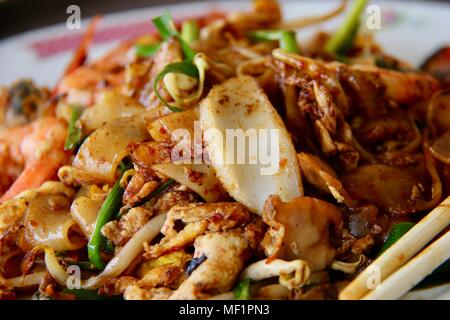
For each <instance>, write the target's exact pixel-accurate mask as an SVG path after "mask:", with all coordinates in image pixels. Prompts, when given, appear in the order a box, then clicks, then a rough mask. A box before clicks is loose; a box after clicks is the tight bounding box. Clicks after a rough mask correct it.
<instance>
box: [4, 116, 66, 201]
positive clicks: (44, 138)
mask: <svg viewBox="0 0 450 320" xmlns="http://www.w3.org/2000/svg"><path fill="white" fill-rule="evenodd" d="M66 132H67V126H66V124H65V122H64V121H62V120H59V119H57V118H55V117H45V118H41V119H39V120H37V121H34V122H32V123H31V124H28V125H25V126H21V127H15V128H11V129H9V130H5V131H3V132H2V133H1V134H0V144H2V145H3V146H5V147H6V148H4V150H2V151H4V152H9V153H8V155H9V157H10V159H11V161H12V162H13V163H14V165H15V166H20V165H23V171H22V172H21V173H20V175H19V176H18V177H17V179H16V180H15V181H14V183H13V184H12V185H11V187H10V188H9V189H8V191H7V192H6V193H5V194H3V196H2V197H1V198H0V202H3V201H5V200H8V199H11V198H13V197H15V196H16V195H17V194H19V193H20V192H22V191H24V190H27V189H32V188H36V187H39V186H40V185H41V184H42V183H43V182H45V181H47V180H49V179H50V178H51V177H52V176H53V175H54V174H55V173H56V172H57V170H58V168H59V167H60V166H61V165H63V164H65V163H66V162H68V160H69V155H68V153H66V152H65V151H64V142H65V137H66Z"/></svg>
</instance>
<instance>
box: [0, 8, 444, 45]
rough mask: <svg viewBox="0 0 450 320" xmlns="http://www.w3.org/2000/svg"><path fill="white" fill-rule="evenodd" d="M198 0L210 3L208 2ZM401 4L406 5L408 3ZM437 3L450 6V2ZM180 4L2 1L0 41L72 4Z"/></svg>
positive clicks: (56, 18)
mask: <svg viewBox="0 0 450 320" xmlns="http://www.w3.org/2000/svg"><path fill="white" fill-rule="evenodd" d="M195 1H204V2H207V1H208V0H195ZM243 1H244V0H243ZM298 1H301V0H298ZM318 1H327V0H318ZM402 1H405V3H406V2H407V0H402ZM409 1H410V0H409ZM435 1H436V0H435ZM437 1H440V2H448V3H450V0H437ZM180 2H190V0H0V39H2V38H5V37H7V36H10V35H14V34H17V33H20V32H24V31H27V30H32V29H35V28H39V27H44V26H47V25H52V24H57V23H62V22H64V21H65V20H66V18H67V14H66V8H67V7H68V6H69V5H71V4H76V5H78V6H80V7H81V8H82V17H83V18H84V17H90V16H93V15H95V14H99V13H100V14H101V13H109V12H118V11H123V10H127V9H137V8H143V7H148V6H152V5H166V4H173V3H180Z"/></svg>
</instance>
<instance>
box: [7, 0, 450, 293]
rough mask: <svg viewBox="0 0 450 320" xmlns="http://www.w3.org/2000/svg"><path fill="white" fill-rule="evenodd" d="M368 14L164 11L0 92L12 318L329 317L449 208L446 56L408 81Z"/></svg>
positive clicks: (405, 67)
mask: <svg viewBox="0 0 450 320" xmlns="http://www.w3.org/2000/svg"><path fill="white" fill-rule="evenodd" d="M366 5H367V1H365V0H362V1H361V0H357V1H352V2H348V3H347V2H346V1H344V2H343V3H342V4H340V5H338V6H337V7H336V8H334V9H333V10H332V11H331V12H323V13H322V14H321V15H320V16H312V17H311V16H310V17H299V18H297V19H295V20H290V21H286V20H283V18H282V15H281V9H280V7H279V4H278V3H277V1H275V0H271V1H267V0H255V1H253V3H252V6H251V8H250V3H249V9H248V10H247V11H240V12H226V13H224V12H211V13H209V14H207V15H202V16H193V17H192V18H189V19H186V20H182V21H178V20H176V19H175V20H174V19H173V18H172V16H171V13H170V12H169V11H165V12H161V14H160V15H159V16H155V17H153V18H152V17H149V30H150V31H149V32H148V34H146V35H145V36H141V37H139V38H137V39H131V40H128V41H125V42H123V43H121V44H120V45H119V46H117V47H116V48H114V49H113V50H111V51H109V52H108V53H107V54H106V55H105V56H103V57H102V58H100V59H98V60H96V61H91V60H89V59H87V57H88V51H89V46H90V44H91V42H92V39H93V35H94V34H95V31H96V27H97V28H98V24H99V22H101V18H100V17H95V18H93V19H92V20H91V22H90V24H89V26H88V27H87V29H86V30H85V32H84V36H83V39H82V41H81V43H80V45H79V47H78V49H77V50H76V51H75V52H74V55H73V58H72V60H71V61H70V63H69V64H68V66H67V67H66V69H65V71H64V72H62V74H61V77H60V79H59V81H58V82H57V83H56V84H55V85H54V87H51V88H46V87H40V86H39V85H38V84H36V83H34V82H33V81H32V80H29V79H19V80H17V81H16V82H14V83H12V84H11V85H10V86H7V87H2V88H0V164H1V165H0V171H1V172H0V195H1V198H0V299H17V298H20V297H22V296H24V297H28V298H32V299H56V300H60V299H64V300H70V299H127V300H129V299H140V300H153V299H295V300H303V299H336V298H337V297H338V295H339V292H340V291H341V290H342V289H343V288H345V286H346V285H348V284H349V283H350V282H351V281H352V279H354V278H355V277H356V276H357V275H358V274H359V273H360V272H361V271H362V270H364V269H365V268H367V266H369V265H370V263H371V262H372V261H373V260H374V259H375V258H376V257H377V256H378V255H380V253H381V252H382V251H384V250H386V248H387V247H389V245H391V244H392V243H393V242H394V241H395V240H396V237H397V238H398V237H399V234H400V235H401V234H402V233H404V232H405V231H406V230H408V229H409V228H411V226H413V225H414V224H415V223H417V222H418V221H419V220H420V219H421V218H422V217H423V216H425V215H426V214H427V213H428V212H430V211H431V210H433V209H434V208H435V207H437V206H438V205H439V203H440V202H441V201H442V200H443V199H445V198H446V197H447V196H448V195H449V190H450V90H449V88H450V69H449V65H450V47H447V48H442V49H440V50H438V51H437V52H436V53H435V54H434V55H433V56H431V57H430V58H429V59H428V60H427V61H425V62H424V63H423V64H422V66H420V67H414V66H411V65H409V64H408V63H406V62H404V61H402V60H401V57H400V58H397V57H393V56H391V55H389V53H388V51H389V48H381V47H380V45H378V44H377V43H376V41H375V37H374V34H373V33H372V32H371V31H370V30H368V29H367V28H366V27H364V23H362V19H361V18H362V17H363V15H364V13H365V7H366ZM299 15H301V13H299ZM342 15H343V16H344V20H343V23H341V24H340V26H339V27H338V28H336V29H335V30H333V31H332V32H330V33H326V32H322V31H320V30H321V29H320V23H321V22H324V21H328V20H331V19H334V18H335V17H339V16H342ZM152 24H153V25H154V29H153V30H154V31H151V30H152V28H151V25H152ZM311 26H312V27H313V28H314V27H315V28H316V33H315V35H314V36H312V37H311V38H310V39H308V41H306V40H300V39H297V37H296V33H295V31H296V30H300V29H301V28H304V27H310V28H311ZM416 40H417V41H420V39H416Z"/></svg>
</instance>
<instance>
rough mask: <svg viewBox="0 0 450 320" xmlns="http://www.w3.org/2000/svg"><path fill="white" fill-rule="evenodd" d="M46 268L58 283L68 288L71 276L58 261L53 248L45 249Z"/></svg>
mask: <svg viewBox="0 0 450 320" xmlns="http://www.w3.org/2000/svg"><path fill="white" fill-rule="evenodd" d="M45 266H46V268H47V271H48V273H50V275H51V276H52V278H53V279H55V280H56V282H58V283H59V284H60V285H62V286H66V283H67V278H68V277H69V275H68V274H67V272H66V270H64V268H63V267H62V266H61V265H60V264H59V262H58V259H57V258H56V256H55V251H54V250H53V249H52V248H45Z"/></svg>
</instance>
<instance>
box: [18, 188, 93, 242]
mask: <svg viewBox="0 0 450 320" xmlns="http://www.w3.org/2000/svg"><path fill="white" fill-rule="evenodd" d="M69 208H70V200H69V199H68V198H67V197H65V196H63V195H45V194H38V195H36V196H35V197H34V198H33V199H32V200H31V201H30V204H29V206H28V209H27V212H26V215H25V219H24V227H25V231H24V241H23V245H22V247H23V249H25V250H26V251H29V250H31V249H33V248H35V247H50V248H52V249H53V250H55V251H65V250H76V249H79V248H82V247H83V246H84V245H85V244H86V241H85V239H84V237H83V236H82V235H81V234H79V233H78V232H77V231H78V230H79V229H78V228H77V224H76V222H75V220H74V219H73V218H72V217H71V215H70V212H69V210H70V209H69Z"/></svg>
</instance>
